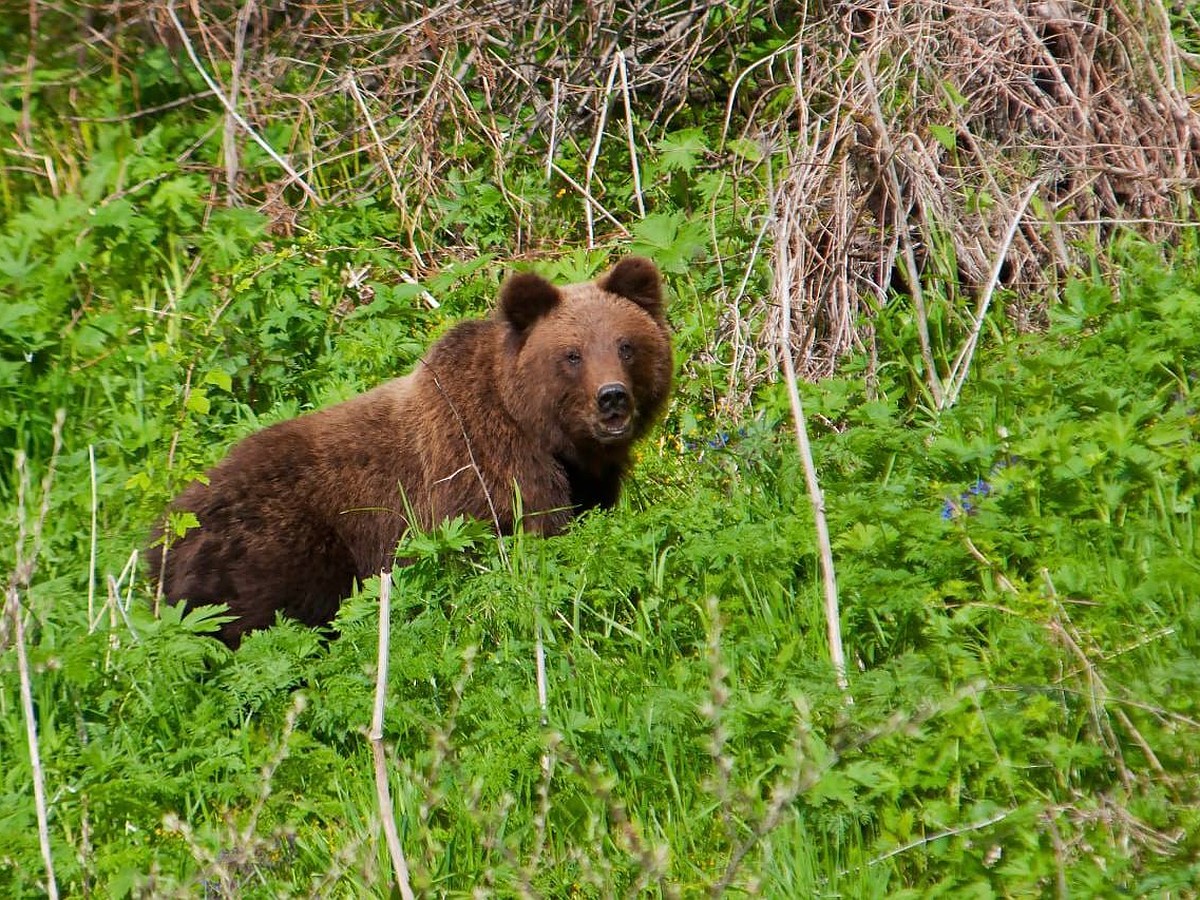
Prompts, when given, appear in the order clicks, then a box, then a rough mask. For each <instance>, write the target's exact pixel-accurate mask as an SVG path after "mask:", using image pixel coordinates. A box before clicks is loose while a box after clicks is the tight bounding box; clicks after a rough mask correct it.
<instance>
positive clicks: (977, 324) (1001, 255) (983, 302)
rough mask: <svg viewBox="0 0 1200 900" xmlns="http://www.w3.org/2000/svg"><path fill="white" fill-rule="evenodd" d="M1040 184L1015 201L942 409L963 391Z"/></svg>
mask: <svg viewBox="0 0 1200 900" xmlns="http://www.w3.org/2000/svg"><path fill="white" fill-rule="evenodd" d="M1041 183H1042V181H1041V179H1040V178H1035V179H1034V180H1033V182H1032V183H1031V184H1030V185H1029V187H1027V188H1026V189H1025V192H1024V193H1023V194H1022V195H1021V198H1020V199H1019V200H1018V201H1017V212H1016V214H1015V215H1013V217H1012V220H1011V221H1010V222H1009V223H1008V229H1007V230H1006V231H1005V232H1004V237H1003V238H1001V239H1000V246H999V249H998V250H997V251H996V261H995V263H994V264H993V265H992V274H991V276H990V277H989V278H988V283H987V288H986V289H985V290H984V292H983V296H982V297H980V298H979V308H978V309H976V310H975V321H974V324H973V325H972V326H971V334H970V336H969V337H968V338H967V340H966V342H965V343H964V344H963V346H962V350H960V351H959V353H958V357H957V358H956V359H955V360H954V365H953V367H952V368H951V369H950V376H949V377H948V378H947V379H946V381H947V384H948V385H949V387H948V388H947V390H946V393H945V396H943V398H942V409H945V408H947V407H949V406H953V405H954V402H955V401H956V400H958V394H959V392H960V391H961V390H962V387H963V383H964V382H966V380H967V372H968V371H969V369H970V367H971V357H972V356H973V355H974V353H975V345H976V344H977V343H978V342H979V333H980V331H982V329H983V321H984V318H985V317H986V316H987V311H988V307H989V306H990V305H991V303H992V295H993V294H994V293H995V292H996V286H997V285H998V284H999V283H1000V272H1001V270H1002V269H1003V267H1004V260H1005V258H1006V257H1007V256H1008V251H1009V248H1011V247H1012V241H1013V236H1014V235H1015V234H1016V233H1017V227H1018V226H1019V225H1020V224H1021V219H1022V218H1023V217H1024V215H1025V210H1026V209H1028V208H1029V201H1030V200H1032V199H1033V195H1034V194H1035V193H1036V192H1037V189H1038V186H1039V185H1040V184H1041Z"/></svg>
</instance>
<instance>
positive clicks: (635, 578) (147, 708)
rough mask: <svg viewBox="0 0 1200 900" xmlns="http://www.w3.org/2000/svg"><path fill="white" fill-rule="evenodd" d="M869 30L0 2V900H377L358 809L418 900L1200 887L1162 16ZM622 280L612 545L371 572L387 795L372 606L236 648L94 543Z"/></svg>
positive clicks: (1179, 41) (921, 8) (1169, 36)
mask: <svg viewBox="0 0 1200 900" xmlns="http://www.w3.org/2000/svg"><path fill="white" fill-rule="evenodd" d="M892 6H897V5H886V4H836V3H835V4H807V5H795V4H779V5H774V4H769V3H764V4H751V3H731V4H725V5H722V6H719V7H710V6H709V5H708V4H689V3H687V2H681V3H674V4H663V5H660V6H658V5H654V4H648V5H637V4H621V3H615V2H610V3H606V4H581V5H572V4H563V3H551V4H545V3H533V2H505V3H481V4H472V5H461V4H456V3H446V4H442V5H438V6H432V7H428V6H426V5H424V4H407V3H400V4H389V5H386V6H385V5H382V4H377V3H366V2H363V3H345V4H323V3H304V4H283V5H275V4H270V3H257V2H247V3H245V4H242V5H228V4H187V5H182V4H178V3H174V2H152V3H146V2H137V3H134V2H114V3H103V4H100V3H94V4H93V3H78V4H60V5H50V4H45V3H41V2H38V0H30V2H28V3H27V4H23V5H22V6H21V8H20V10H19V11H18V12H17V13H15V14H12V15H7V14H6V15H5V16H2V17H0V71H3V79H2V80H0V125H2V126H3V127H2V128H0V400H2V402H0V448H3V449H4V451H5V453H6V454H8V459H7V461H6V462H5V464H4V465H3V466H2V467H0V512H2V516H0V521H3V523H4V525H3V526H2V527H3V529H4V530H3V532H2V533H3V534H4V535H5V539H4V540H3V541H2V542H0V551H2V552H4V554H5V556H4V558H5V564H4V565H3V566H2V567H0V571H3V572H5V573H6V575H5V579H4V580H5V584H6V594H5V616H4V618H3V625H2V626H0V649H2V651H3V653H2V655H0V683H2V684H3V690H2V691H0V771H2V774H3V780H2V781H0V890H3V892H4V893H5V894H6V895H11V896H40V895H43V894H47V893H55V892H57V891H61V892H63V893H70V894H81V895H85V896H90V895H96V896H129V895H135V896H160V895H161V896H170V895H180V894H181V895H194V894H203V895H206V896H279V895H291V894H301V895H311V896H330V895H332V896H359V895H363V894H379V895H383V894H389V893H391V892H394V891H401V892H402V891H403V890H404V885H403V882H404V881H405V879H404V878H398V877H397V875H396V869H395V866H394V861H395V854H394V852H389V848H388V841H387V840H386V839H385V838H386V836H385V835H384V834H383V833H381V822H382V821H384V819H385V818H386V819H387V820H388V821H394V822H395V823H396V824H397V826H398V829H399V834H398V838H399V844H400V846H401V848H402V850H403V854H404V856H405V858H406V859H407V864H408V867H409V870H410V871H409V876H408V881H410V882H411V884H412V886H413V887H414V888H415V889H416V890H417V891H418V892H419V893H425V894H429V895H438V896H441V895H450V896H457V895H474V894H475V893H477V892H482V893H484V894H496V895H500V896H510V895H519V896H609V895H617V894H647V895H651V896H658V895H662V896H692V895H696V894H699V893H705V892H707V893H711V894H713V895H721V894H725V893H729V894H732V895H734V896H737V895H740V894H744V893H761V894H764V895H766V896H781V897H782V896H787V897H795V896H835V895H841V896H847V895H848V896H924V895H927V894H937V893H953V894H954V895H967V896H980V897H983V896H993V895H1000V896H1022V895H1030V894H1039V895H1044V894H1052V895H1055V896H1060V897H1066V896H1072V895H1082V896H1105V895H1110V894H1114V893H1128V894H1132V895H1134V896H1194V895H1195V893H1196V884H1197V883H1198V882H1200V871H1198V869H1200V846H1198V845H1197V838H1196V835H1197V825H1198V824H1200V823H1198V822H1197V813H1198V810H1200V806H1198V799H1200V797H1198V791H1200V783H1198V778H1197V775H1196V772H1197V771H1198V767H1200V759H1198V758H1197V757H1198V755H1200V710H1197V708H1196V707H1197V702H1198V700H1197V698H1200V666H1198V664H1197V662H1196V660H1197V659H1198V658H1200V612H1198V610H1200V605H1198V604H1197V599H1198V595H1200V565H1198V564H1197V560H1198V559H1200V545H1198V542H1200V535H1198V530H1197V524H1196V521H1195V503H1196V494H1197V488H1198V475H1200V464H1198V460H1200V455H1198V454H1197V452H1196V446H1195V440H1196V433H1197V423H1198V414H1197V411H1196V410H1197V400H1196V390H1197V387H1196V385H1197V377H1198V376H1197V372H1198V371H1200V347H1198V345H1197V341H1196V335H1197V334H1200V276H1198V275H1197V272H1198V271H1200V269H1198V265H1200V247H1198V245H1197V241H1196V238H1195V233H1194V229H1193V227H1192V226H1191V224H1190V219H1191V218H1192V215H1193V213H1192V204H1193V202H1194V190H1195V187H1196V182H1197V178H1198V177H1200V172H1198V166H1200V164H1198V162H1197V159H1198V158H1200V144H1198V143H1197V142H1198V141H1200V116H1197V113H1196V109H1195V99H1194V98H1195V94H1194V85H1195V77H1194V76H1195V66H1196V59H1197V57H1196V55H1195V54H1196V52H1197V51H1200V41H1198V40H1197V38H1196V35H1197V33H1198V30H1197V28H1196V16H1197V13H1198V11H1197V8H1196V6H1195V5H1194V4H1184V5H1180V6H1177V7H1172V8H1170V9H1167V8H1166V7H1164V6H1162V5H1159V4H1156V3H1140V2H1099V0H1097V2H1092V3H1086V4H1085V3H1070V4H1068V3H1027V4H1025V3H1023V4H1015V5H1013V4H987V3H979V4H966V5H962V4H960V5H958V6H955V7H953V8H949V7H944V6H942V5H940V4H926V3H914V4H900V5H898V8H897V9H893V8H892ZM652 7H654V8H652ZM1189 90H1192V91H1193V93H1191V94H1189V93H1188V91H1189ZM627 250H632V251H636V252H641V253H647V254H649V255H651V256H653V257H654V258H655V259H656V260H657V261H658V262H659V264H660V266H661V267H662V268H663V269H664V271H665V273H666V274H667V278H668V282H669V284H670V287H671V289H672V294H673V296H672V307H671V318H672V322H673V324H674V326H675V330H676V335H677V346H678V351H679V352H678V355H679V357H680V366H679V371H678V373H677V382H678V385H677V392H676V399H675V401H674V402H673V404H672V407H671V409H670V411H669V413H668V416H667V419H666V421H665V422H664V424H663V426H662V427H661V428H660V429H659V430H658V431H657V432H656V434H655V436H654V438H653V439H652V440H651V441H650V442H649V443H648V444H647V445H646V446H644V447H643V448H642V450H641V452H640V459H639V464H638V467H637V470H636V473H635V477H634V479H633V482H632V484H631V485H630V486H629V489H628V490H627V492H626V496H625V498H624V499H623V500H622V503H621V506H620V508H619V509H618V510H615V511H614V512H613V513H611V514H605V515H591V516H588V517H585V519H583V520H581V521H580V522H578V523H577V525H576V526H575V527H574V528H573V529H572V530H571V531H570V533H569V534H567V535H564V536H562V537H559V538H555V539H552V540H547V541H542V540H535V539H531V538H528V539H527V538H525V537H524V536H521V535H518V536H516V537H514V538H512V539H511V540H508V541H505V542H504V544H503V545H500V544H498V543H497V541H496V540H495V538H494V537H493V536H491V535H490V534H489V533H488V532H487V530H486V529H485V528H483V527H481V526H480V525H478V524H477V523H472V522H462V521H455V522H450V523H446V524H445V525H444V526H443V527H441V528H439V529H438V530H436V531H435V532H433V533H431V534H413V535H409V536H408V537H407V538H406V541H405V544H404V546H403V547H402V548H401V554H402V555H403V556H404V557H405V558H408V559H412V560H414V563H413V564H412V565H410V566H408V567H406V568H404V569H401V570H397V571H396V572H395V573H394V575H393V582H392V583H390V584H389V585H387V588H388V590H387V591H386V592H385V593H386V594H388V595H389V596H390V605H391V615H392V628H391V629H390V637H391V642H390V649H389V651H388V653H387V655H386V657H385V658H384V659H386V674H387V676H388V684H387V693H386V695H385V700H386V703H385V705H384V707H383V710H382V711H383V719H382V725H383V728H382V738H383V744H382V747H383V749H384V752H385V763H386V766H385V772H386V776H387V780H388V784H389V786H390V789H391V794H392V797H391V800H392V803H393V808H391V809H388V808H387V807H384V806H381V803H380V801H379V799H378V797H377V793H376V783H375V781H374V777H373V771H372V746H371V743H370V742H369V741H368V735H367V731H368V727H369V726H370V725H371V723H372V715H373V712H374V710H373V702H372V701H373V692H374V688H375V680H376V676H377V674H378V673H379V670H380V664H381V661H382V660H381V658H380V656H379V650H378V643H377V642H378V621H379V611H380V593H381V586H380V585H379V584H378V583H372V584H369V585H367V586H366V588H365V590H364V592H363V594H362V596H360V597H358V598H356V599H354V600H352V601H350V602H348V603H347V604H346V605H345V607H344V608H343V611H342V614H341V616H340V618H339V620H338V622H337V631H338V637H337V639H336V640H333V641H326V640H323V639H322V637H321V636H320V635H317V634H315V633H313V632H310V631H307V630H305V629H302V628H299V627H296V626H294V625H290V624H287V623H283V624H281V625H280V626H278V627H276V628H274V629H271V630H269V631H267V632H263V633H261V634H258V635H255V636H253V637H252V638H250V639H249V640H247V641H246V643H245V644H244V646H243V648H242V649H241V650H240V651H239V652H238V653H236V654H230V653H228V652H227V651H226V650H225V649H224V648H223V647H222V646H221V645H220V644H218V643H217V642H216V641H214V640H212V639H211V638H209V637H206V636H204V633H205V631H206V630H208V629H209V628H210V627H211V623H210V622H208V621H207V616H206V615H204V614H198V615H194V616H191V617H188V618H187V619H185V620H182V621H181V619H180V616H179V613H178V611H177V610H175V609H173V608H171V607H168V606H160V605H159V604H158V603H157V602H156V600H155V597H154V594H153V592H152V590H150V589H149V587H148V586H147V582H146V579H145V577H144V573H143V572H142V571H141V570H140V568H139V563H138V557H137V554H138V551H139V549H140V548H141V547H142V546H143V545H144V541H145V540H146V538H147V535H148V534H149V532H150V529H151V527H152V525H153V524H154V523H155V522H156V521H158V520H159V518H160V517H161V516H162V513H163V509H164V506H165V504H166V502H167V500H168V499H169V498H170V497H171V496H173V495H174V494H175V493H176V492H177V491H178V490H179V489H180V488H181V487H182V485H184V484H185V483H187V482H188V481H190V480H191V479H193V478H195V477H197V476H198V475H200V474H201V473H202V472H203V470H204V469H205V467H206V466H208V465H211V464H212V463H213V462H214V461H215V460H216V459H217V458H219V456H220V455H221V454H222V453H223V452H224V451H225V449H226V448H227V447H228V446H229V445H230V444H231V443H232V442H233V441H235V440H236V439H237V438H239V437H240V436H243V435H245V434H247V433H249V432H250V431H252V430H255V429H257V428H260V427H262V426H263V425H264V424H267V423H269V422H272V421H277V420H279V419H281V418H285V417H288V416H291V415H295V414H298V413H301V412H303V411H305V410H307V409H311V408H314V407H317V406H321V405H325V404H328V403H331V402H335V401H337V400H339V399H342V398H344V397H347V396H349V395H351V394H353V393H355V392H357V391H359V390H362V389H364V388H366V387H369V386H371V385H373V384H375V383H378V382H379V381H381V380H383V379H385V378H388V377H391V376H393V375H395V374H397V373H399V372H402V371H404V370H405V369H407V368H408V367H409V366H410V365H412V363H413V362H414V361H415V360H416V359H417V358H418V357H419V355H420V353H421V352H422V349H423V348H424V347H425V346H426V345H427V343H428V342H429V340H431V339H432V338H433V337H434V336H436V334H437V333H439V331H440V330H441V329H442V328H444V327H445V326H446V325H448V324H449V323H451V322H453V321H454V320H455V319H457V318H459V317H461V316H464V315H472V314H481V313H482V312H484V311H485V310H486V308H487V305H488V304H489V303H490V302H491V300H492V298H493V297H494V294H495V290H496V286H497V284H498V282H499V279H500V277H501V275H502V274H503V272H504V271H505V270H506V269H508V268H509V267H510V266H511V265H513V264H514V262H517V261H520V262H522V263H526V264H528V263H532V264H534V265H536V267H537V268H538V269H539V270H540V271H543V272H544V273H546V274H547V275H549V276H551V277H553V278H556V279H562V280H577V279H580V278H586V277H590V276H591V275H592V274H594V273H596V272H598V271H600V270H602V269H603V268H604V266H605V265H606V264H607V262H608V261H609V260H610V259H612V258H614V257H615V256H616V255H617V254H619V253H621V252H625V251H627ZM785 359H787V360H788V361H789V362H792V363H794V364H795V367H796V368H798V369H799V371H800V373H801V375H807V376H821V380H819V381H814V382H812V383H801V384H800V385H799V386H798V390H799V395H800V397H801V398H802V400H803V404H804V409H805V410H806V412H807V424H808V428H809V430H810V432H811V434H812V436H813V441H814V451H813V452H814V457H815V460H816V462H817V465H818V471H819V475H820V480H821V487H822V489H823V491H824V495H825V506H826V511H827V515H828V518H829V530H830V532H831V535H832V538H833V554H834V559H835V566H836V573H837V583H838V588H839V598H840V603H841V616H840V618H841V623H842V629H843V639H844V645H845V649H846V653H847V657H848V671H847V673H846V674H847V681H848V686H847V690H846V691H843V690H842V689H841V688H840V687H839V685H838V679H837V678H836V677H835V674H836V673H835V671H834V668H833V666H832V665H831V663H830V647H829V644H828V641H827V639H826V630H825V624H826V623H825V621H824V619H823V617H822V611H821V604H822V577H821V572H820V562H819V552H818V543H817V539H816V535H815V532H814V525H813V515H812V510H811V507H810V506H809V499H808V496H807V494H806V490H805V486H804V481H803V478H802V477H801V474H800V473H801V471H802V460H801V458H800V456H799V454H798V451H797V449H796V446H795V441H794V439H793V437H792V435H793V431H792V429H793V427H794V424H795V422H794V420H793V405H792V403H791V402H790V398H789V396H788V394H789V391H788V388H789V384H788V379H786V378H783V377H782V370H783V368H784V366H783V362H784V360H785ZM297 564H298V565H302V564H303V561H302V560H297ZM539 656H544V673H545V678H544V684H545V689H546V690H545V693H546V699H545V703H544V704H543V703H542V702H540V701H539V685H538V681H539V677H538V672H539V665H538V658H539ZM24 691H27V692H26V693H23V692H24ZM851 698H852V702H851ZM31 735H32V736H36V751H37V752H36V753H34V752H32V747H33V744H32V743H31ZM39 792H43V793H41V795H39ZM39 813H41V814H42V818H43V819H44V825H43V824H42V823H41V822H39ZM39 828H44V833H42V834H39ZM47 852H48V857H49V858H46V857H45V856H44V854H45V853H47ZM51 872H52V873H53V874H52V875H51V874H50V873H51Z"/></svg>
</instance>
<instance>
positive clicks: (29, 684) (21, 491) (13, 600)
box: [0, 409, 66, 900]
mask: <svg viewBox="0 0 1200 900" xmlns="http://www.w3.org/2000/svg"><path fill="white" fill-rule="evenodd" d="M65 421H66V412H65V410H61V409H60V410H58V412H57V413H56V414H55V417H54V425H53V429H52V435H53V447H52V448H51V451H50V461H49V463H48V464H47V465H46V474H45V475H44V476H43V477H42V484H41V490H42V502H41V505H40V507H39V509H38V512H37V515H36V516H35V518H34V520H33V527H32V528H30V527H29V523H27V522H26V520H25V501H26V496H27V494H28V492H29V470H28V469H27V468H26V459H25V454H24V452H22V451H17V458H16V466H17V543H16V554H15V562H14V566H13V571H12V574H11V575H10V576H9V580H8V584H7V586H6V587H5V591H4V618H5V620H6V621H7V623H8V624H9V626H10V627H11V629H12V630H11V631H7V633H5V634H3V635H0V637H2V638H3V640H0V645H3V644H6V643H7V642H8V640H9V639H10V638H11V640H12V641H13V643H14V645H15V646H16V651H17V679H18V682H19V689H20V696H21V712H22V714H23V717H24V719H25V741H26V744H27V746H28V748H29V766H30V769H31V770H32V773H33V801H34V809H35V811H36V814H37V832H38V846H39V847H40V848H41V851H42V862H43V864H44V865H45V867H46V893H47V895H48V896H49V897H50V898H51V900H57V898H58V882H57V880H56V879H55V877H54V854H53V851H52V849H51V847H50V814H49V807H48V805H47V803H46V775H45V771H44V769H43V767H42V756H41V751H40V748H39V742H38V731H37V718H36V713H35V711H34V708H33V675H32V672H31V670H30V666H29V654H28V650H27V647H26V631H25V610H24V609H22V607H21V598H20V592H21V591H28V590H29V586H30V584H31V583H32V582H33V576H34V573H35V572H36V570H37V561H38V556H39V555H40V553H41V549H42V530H43V528H44V527H45V524H46V518H47V516H48V515H49V514H50V489H51V487H52V486H53V484H54V473H55V471H56V469H57V468H58V457H59V454H60V453H61V452H62V431H63V423H64V422H65ZM27 539H28V541H29V544H28V552H26V540H27Z"/></svg>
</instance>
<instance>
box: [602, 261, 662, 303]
mask: <svg viewBox="0 0 1200 900" xmlns="http://www.w3.org/2000/svg"><path fill="white" fill-rule="evenodd" d="M599 286H600V289H601V290H605V291H608V292H609V293H610V294H616V295H617V296H618V297H624V298H625V299H626V300H632V301H633V302H634V303H636V304H637V305H638V306H640V307H642V309H644V310H646V312H648V313H650V315H652V316H656V317H660V316H662V305H663V296H662V278H661V277H660V276H659V274H658V266H656V265H654V263H653V262H652V261H651V260H648V259H646V257H644V256H627V257H625V258H624V259H623V260H621V261H620V262H619V263H617V264H616V265H615V266H614V267H613V270H612V271H611V272H609V273H608V274H607V275H605V276H604V277H603V278H601V279H600V281H599Z"/></svg>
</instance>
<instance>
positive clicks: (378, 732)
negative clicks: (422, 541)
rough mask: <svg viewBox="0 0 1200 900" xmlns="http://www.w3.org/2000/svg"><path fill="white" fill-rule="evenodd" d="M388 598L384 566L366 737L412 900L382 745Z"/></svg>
mask: <svg viewBox="0 0 1200 900" xmlns="http://www.w3.org/2000/svg"><path fill="white" fill-rule="evenodd" d="M391 599H392V573H391V571H390V570H387V569H385V570H384V571H383V572H381V573H380V574H379V654H378V657H377V659H376V663H375V711H374V713H373V715H372V716H371V730H370V731H369V732H368V733H367V739H368V740H369V741H370V742H371V756H372V758H373V759H374V761H375V792H376V796H377V797H378V799H379V817H380V820H381V821H382V823H383V834H384V837H385V839H386V841H387V847H388V853H389V854H390V855H391V858H392V869H393V871H394V872H395V875H396V885H397V887H398V888H399V890H400V896H401V897H403V898H404V900H413V896H414V895H413V889H412V885H411V884H410V883H409V878H408V860H406V859H405V857H404V848H403V847H402V846H400V835H399V833H398V832H397V831H396V811H395V808H394V806H393V805H392V791H391V787H390V785H389V783H388V771H387V750H386V749H385V748H384V745H383V709H384V705H385V703H386V702H387V681H388V653H389V646H390V643H391V608H392V607H391Z"/></svg>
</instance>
